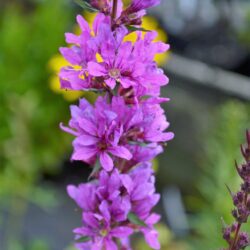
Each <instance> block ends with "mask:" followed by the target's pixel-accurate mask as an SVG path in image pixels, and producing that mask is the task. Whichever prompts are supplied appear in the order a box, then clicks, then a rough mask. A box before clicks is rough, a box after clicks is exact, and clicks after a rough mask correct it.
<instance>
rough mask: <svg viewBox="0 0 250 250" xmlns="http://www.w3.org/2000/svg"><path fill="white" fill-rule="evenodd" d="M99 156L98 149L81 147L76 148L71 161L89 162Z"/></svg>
mask: <svg viewBox="0 0 250 250" xmlns="http://www.w3.org/2000/svg"><path fill="white" fill-rule="evenodd" d="M96 154H97V149H96V148H90V147H80V148H76V149H75V151H74V153H73V154H72V157H71V159H72V160H75V161H88V160H89V159H90V158H92V157H93V156H95V155H96Z"/></svg>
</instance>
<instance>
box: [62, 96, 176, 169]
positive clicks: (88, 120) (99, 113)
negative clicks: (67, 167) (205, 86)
mask: <svg viewBox="0 0 250 250" xmlns="http://www.w3.org/2000/svg"><path fill="white" fill-rule="evenodd" d="M71 116H72V118H71V120H70V122H69V126H70V128H67V127H64V126H62V125H61V128H62V129H63V130H64V131H66V132H69V133H71V134H73V135H75V136H76V139H75V140H74V141H73V147H74V152H73V155H72V160H81V161H85V162H87V163H90V164H93V163H94V162H95V160H96V157H98V158H100V163H101V165H102V167H103V168H104V169H105V170H107V171H111V170H112V169H113V166H114V157H115V159H117V157H118V159H119V158H122V159H125V160H131V159H132V157H133V155H132V154H131V152H130V151H129V149H128V148H129V145H130V144H131V143H132V144H135V145H136V144H137V145H138V144H141V143H156V142H166V141H169V140H171V139H172V138H173V136H174V135H173V133H172V132H164V130H165V129H167V128H168V127H169V123H168V122H167V121H166V117H165V115H164V111H163V109H161V107H160V106H159V105H158V104H151V102H150V101H149V103H147V102H143V103H141V104H138V105H136V106H127V105H126V104H125V102H124V100H123V98H121V97H113V98H112V103H111V104H109V103H108V102H107V97H106V98H102V97H99V98H98V99H97V101H96V103H95V106H94V107H93V106H92V105H90V104H89V103H88V102H87V101H86V100H85V99H82V100H81V101H80V106H79V107H77V106H71ZM155 147H156V148H157V144H156V145H155ZM111 156H113V158H112V157H111Z"/></svg>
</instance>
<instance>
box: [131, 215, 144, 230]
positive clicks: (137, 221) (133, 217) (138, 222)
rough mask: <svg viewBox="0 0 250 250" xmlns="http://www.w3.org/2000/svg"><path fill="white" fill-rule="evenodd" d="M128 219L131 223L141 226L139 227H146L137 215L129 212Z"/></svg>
mask: <svg viewBox="0 0 250 250" xmlns="http://www.w3.org/2000/svg"><path fill="white" fill-rule="evenodd" d="M128 219H129V221H130V222H131V223H133V224H135V225H138V226H141V227H146V226H147V225H146V224H145V223H144V222H143V221H142V220H140V219H139V218H138V216H137V215H136V214H134V213H129V214H128Z"/></svg>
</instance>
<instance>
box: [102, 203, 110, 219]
mask: <svg viewBox="0 0 250 250" xmlns="http://www.w3.org/2000/svg"><path fill="white" fill-rule="evenodd" d="M99 210H100V212H101V213H102V215H103V217H104V218H105V220H106V221H109V220H110V218H111V216H110V212H109V204H108V203H107V201H103V202H102V203H101V205H100V206H99Z"/></svg>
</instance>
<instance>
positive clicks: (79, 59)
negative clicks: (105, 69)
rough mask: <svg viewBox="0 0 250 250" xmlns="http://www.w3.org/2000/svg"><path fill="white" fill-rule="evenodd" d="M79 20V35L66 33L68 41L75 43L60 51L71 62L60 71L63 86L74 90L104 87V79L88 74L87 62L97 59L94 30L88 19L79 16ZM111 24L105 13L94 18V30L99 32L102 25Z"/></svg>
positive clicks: (95, 32)
mask: <svg viewBox="0 0 250 250" xmlns="http://www.w3.org/2000/svg"><path fill="white" fill-rule="evenodd" d="M77 22H78V24H79V26H80V28H81V34H80V35H79V36H77V35H75V34H71V33H66V34H65V37H66V42H67V43H69V44H73V46H71V47H62V48H60V52H61V54H62V55H63V57H64V58H65V59H66V60H67V61H68V62H69V63H70V66H66V67H63V68H62V69H61V71H60V73H59V77H60V82H61V88H64V89H72V90H83V89H84V90H87V89H103V88H104V86H103V84H102V82H103V81H102V80H101V79H98V78H93V77H91V76H89V75H88V71H87V64H88V62H89V61H95V60H96V54H97V51H96V50H95V46H94V45H93V36H92V33H91V32H92V31H91V29H90V27H89V25H88V23H87V21H86V20H85V19H84V18H83V17H82V16H81V15H78V16H77ZM105 24H107V25H109V24H110V19H109V18H108V17H105V16H104V15H103V14H98V15H97V16H96V18H95V20H94V24H93V31H94V34H97V33H98V31H99V30H101V29H102V28H101V27H102V25H105Z"/></svg>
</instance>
